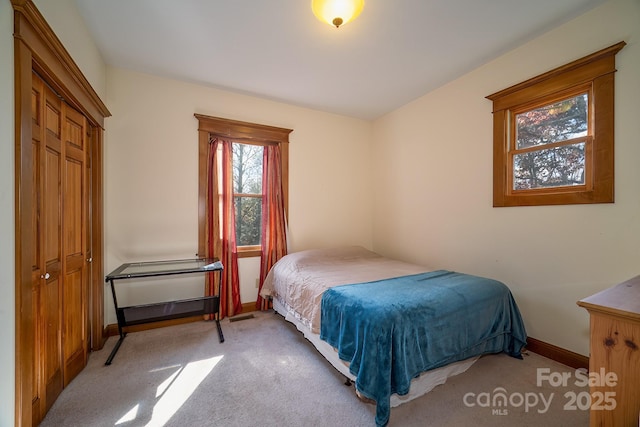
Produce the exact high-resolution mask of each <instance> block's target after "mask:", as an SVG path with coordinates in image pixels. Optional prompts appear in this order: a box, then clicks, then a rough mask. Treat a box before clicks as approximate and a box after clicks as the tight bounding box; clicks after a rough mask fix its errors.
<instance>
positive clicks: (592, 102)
mask: <svg viewBox="0 0 640 427" xmlns="http://www.w3.org/2000/svg"><path fill="white" fill-rule="evenodd" d="M624 45H625V43H624V42H620V43H618V44H616V45H614V46H611V47H609V48H607V49H603V50H601V51H599V52H596V53H594V54H592V55H589V56H587V57H585V58H582V59H579V60H577V61H574V62H572V63H570V64H567V65H565V66H562V67H560V68H557V69H555V70H552V71H550V72H548V73H545V74H542V75H540V76H537V77H534V78H532V79H529V80H527V81H525V82H523V83H520V84H518V85H515V86H512V87H510V88H507V89H504V90H502V91H500V92H497V93H495V94H493V95H489V96H487V98H488V99H490V100H491V101H493V133H494V135H493V145H494V150H493V151H494V160H493V162H494V166H493V168H494V170H493V205H494V206H496V207H498V206H536V205H561V204H583V203H612V202H613V201H614V198H613V196H614V182H613V177H614V173H613V172H614V165H613V157H614V156H613V154H614V151H613V147H614V144H613V123H614V117H613V105H614V91H613V87H614V73H615V71H616V70H615V54H616V53H617V52H618V51H620V49H622V48H623V47H624Z"/></svg>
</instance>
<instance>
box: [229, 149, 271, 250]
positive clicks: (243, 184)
mask: <svg viewBox="0 0 640 427" xmlns="http://www.w3.org/2000/svg"><path fill="white" fill-rule="evenodd" d="M232 151H233V202H234V208H235V214H236V215H235V217H236V244H237V245H238V248H244V249H245V250H259V249H260V226H261V222H262V157H263V151H264V149H263V147H262V146H261V145H249V144H242V143H239V142H232Z"/></svg>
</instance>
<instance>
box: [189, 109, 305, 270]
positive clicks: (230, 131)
mask: <svg viewBox="0 0 640 427" xmlns="http://www.w3.org/2000/svg"><path fill="white" fill-rule="evenodd" d="M194 116H195V117H196V119H198V255H199V256H203V255H204V254H205V252H206V251H205V248H206V247H207V240H206V239H207V236H206V233H205V225H206V218H207V209H206V193H207V152H208V148H209V141H210V139H211V138H212V137H219V138H222V139H226V140H232V141H234V142H241V143H243V144H254V145H279V146H280V161H281V167H282V191H283V195H284V208H285V215H287V216H288V212H289V134H290V133H291V132H292V131H293V129H285V128H279V127H274V126H267V125H261V124H256V123H249V122H242V121H238V120H230V119H224V118H220V117H212V116H205V115H202V114H194ZM260 254H261V247H260V246H240V247H238V257H239V258H248V257H257V256H260Z"/></svg>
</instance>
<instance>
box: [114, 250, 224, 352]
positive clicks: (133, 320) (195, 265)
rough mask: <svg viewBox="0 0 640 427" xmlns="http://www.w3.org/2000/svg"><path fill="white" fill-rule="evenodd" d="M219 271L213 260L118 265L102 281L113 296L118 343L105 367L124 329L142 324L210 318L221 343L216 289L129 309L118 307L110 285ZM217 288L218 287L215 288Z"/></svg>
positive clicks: (115, 350) (218, 263) (121, 338)
mask: <svg viewBox="0 0 640 427" xmlns="http://www.w3.org/2000/svg"><path fill="white" fill-rule="evenodd" d="M222 269H223V266H222V263H221V262H220V261H219V260H218V259H216V258H200V259H185V260H172V261H152V262H131V263H126V264H122V265H121V266H120V267H118V268H116V269H115V270H113V271H112V272H111V273H109V275H107V277H106V281H107V282H109V283H110V284H111V293H112V294H113V304H114V305H115V308H116V316H117V318H118V332H119V334H120V339H119V340H118V342H117V343H116V345H115V347H114V348H113V350H112V351H111V354H110V355H109V358H108V359H107V361H106V362H105V365H110V364H111V361H112V360H113V358H114V357H115V355H116V353H117V352H118V349H120V345H121V344H122V341H124V338H125V337H126V335H127V334H126V332H124V331H123V328H124V327H126V326H133V325H140V324H143V323H150V322H158V321H161V320H171V319H180V318H183V317H190V316H197V315H205V314H213V315H214V320H215V321H216V326H217V328H218V338H219V339H220V342H221V343H222V342H224V335H222V328H221V327H220V313H219V308H220V298H219V295H220V288H219V287H218V295H211V296H204V297H199V298H191V299H184V300H179V301H168V302H160V303H153V304H144V305H134V306H129V307H119V306H118V299H117V297H116V288H115V286H114V281H116V280H123V279H135V278H143V277H160V276H170V275H174V274H188V273H207V272H215V271H217V272H219V273H220V274H221V272H222ZM218 286H219V285H218Z"/></svg>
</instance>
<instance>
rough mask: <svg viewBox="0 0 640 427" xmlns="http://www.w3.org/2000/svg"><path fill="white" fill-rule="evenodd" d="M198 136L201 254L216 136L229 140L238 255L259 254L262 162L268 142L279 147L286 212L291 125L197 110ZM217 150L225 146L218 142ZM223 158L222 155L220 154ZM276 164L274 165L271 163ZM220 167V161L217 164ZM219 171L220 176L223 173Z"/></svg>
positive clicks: (204, 244)
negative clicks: (209, 166) (210, 156)
mask: <svg viewBox="0 0 640 427" xmlns="http://www.w3.org/2000/svg"><path fill="white" fill-rule="evenodd" d="M195 117H196V118H197V119H198V123H199V125H198V134H199V136H198V138H199V155H198V158H199V161H198V162H199V174H198V175H199V178H198V181H199V182H198V188H199V190H198V192H199V197H198V198H199V214H198V229H199V233H198V235H199V239H198V254H199V255H200V256H202V255H203V254H205V253H207V250H206V246H207V241H206V236H207V233H206V223H207V216H208V215H209V214H210V212H208V211H207V208H206V199H207V182H208V180H209V178H210V177H209V176H208V173H207V162H208V146H209V145H210V144H211V142H212V141H213V140H218V139H219V140H225V141H227V142H228V143H230V147H231V162H230V165H229V166H230V168H231V170H232V173H231V174H230V176H231V177H232V180H233V182H232V185H231V187H232V192H233V195H232V197H233V209H234V218H235V224H234V226H235V227H234V228H235V242H236V245H237V251H238V256H239V257H253V256H260V251H261V243H262V242H261V237H262V234H263V233H262V231H263V230H262V229H261V226H262V219H263V214H264V213H263V212H262V209H263V194H264V191H263V190H264V188H263V182H262V180H263V177H264V168H265V167H266V166H265V165H264V164H263V158H264V150H265V149H266V147H267V146H278V147H279V148H280V155H279V164H278V165H277V167H278V174H279V175H280V179H281V181H282V191H283V194H282V197H283V205H284V210H285V214H286V212H287V211H288V200H289V197H288V187H289V182H288V179H289V154H288V153H289V133H290V132H291V131H292V130H291V129H284V128H278V127H273V126H266V125H260V124H255V123H248V122H241V121H237V120H230V119H224V118H219V117H211V116H205V115H201V114H195ZM217 150H218V151H219V152H221V151H222V150H223V146H222V145H218V148H217ZM219 157H220V158H222V155H220V156H219ZM272 166H273V165H272ZM218 167H219V168H221V167H222V166H221V165H218ZM222 174H223V173H222V172H220V176H222Z"/></svg>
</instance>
